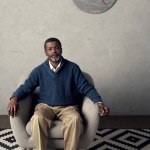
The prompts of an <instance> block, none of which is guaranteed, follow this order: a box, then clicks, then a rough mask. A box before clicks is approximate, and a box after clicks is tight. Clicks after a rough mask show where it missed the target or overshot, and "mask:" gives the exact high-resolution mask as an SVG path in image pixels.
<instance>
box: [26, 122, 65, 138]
mask: <svg viewBox="0 0 150 150" xmlns="http://www.w3.org/2000/svg"><path fill="white" fill-rule="evenodd" d="M61 127H62V121H59V120H55V121H53V122H52V125H51V128H50V130H49V136H48V138H63V135H62V132H61ZM26 131H27V133H28V134H29V135H31V121H29V122H28V123H27V125H26Z"/></svg>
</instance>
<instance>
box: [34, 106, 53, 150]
mask: <svg viewBox="0 0 150 150" xmlns="http://www.w3.org/2000/svg"><path fill="white" fill-rule="evenodd" d="M54 118H55V114H54V112H53V110H52V109H50V108H49V106H48V105H46V104H38V105H37V106H36V107H35V112H34V115H33V116H32V118H31V131H32V137H33V140H34V143H35V147H36V150H46V149H47V141H48V130H49V128H50V126H51V123H52V120H53V119H54Z"/></svg>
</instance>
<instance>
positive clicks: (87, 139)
mask: <svg viewBox="0 0 150 150" xmlns="http://www.w3.org/2000/svg"><path fill="white" fill-rule="evenodd" d="M28 75H29V73H26V74H24V75H23V76H22V77H21V78H20V80H19V83H18V86H19V85H20V84H23V83H24V81H25V79H26V78H27V77H28ZM84 75H85V77H86V78H87V79H88V80H89V82H91V83H92V84H93V80H92V78H91V77H90V76H89V75H88V74H87V73H84ZM38 92H39V88H38V87H37V88H36V89H35V91H34V92H33V93H32V94H31V95H29V96H28V97H26V98H24V99H23V100H21V101H19V110H18V114H17V116H16V117H15V118H12V117H10V124H11V128H12V131H13V134H14V136H15V139H16V141H17V143H18V145H19V146H20V147H21V148H23V149H34V148H35V146H34V143H33V138H32V137H31V129H30V126H31V125H30V118H31V116H32V115H33V111H34V107H35V105H36V103H37V95H38ZM82 100H83V102H82V105H81V110H80V111H81V116H82V118H83V122H84V131H83V133H82V135H81V136H80V140H79V143H78V149H86V148H87V147H88V146H89V144H90V143H91V142H92V141H93V139H94V136H95V134H96V130H97V128H98V125H99V119H100V116H99V111H98V106H97V105H96V104H94V103H93V102H92V101H91V100H90V99H89V98H87V97H84V98H83V99H82ZM61 126H62V122H61V121H59V120H56V121H53V124H52V126H51V129H50V131H49V140H48V148H51V149H63V147H64V141H63V136H62V134H61Z"/></svg>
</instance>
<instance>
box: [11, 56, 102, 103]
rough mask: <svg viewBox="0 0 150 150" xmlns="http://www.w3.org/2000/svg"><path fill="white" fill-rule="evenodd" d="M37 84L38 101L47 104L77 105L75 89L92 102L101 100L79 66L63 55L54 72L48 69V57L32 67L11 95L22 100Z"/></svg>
mask: <svg viewBox="0 0 150 150" xmlns="http://www.w3.org/2000/svg"><path fill="white" fill-rule="evenodd" d="M38 86H39V98H38V102H39V103H45V104H48V105H49V106H66V105H78V104H79V100H78V99H77V97H76V96H75V95H76V94H75V93H76V92H75V91H78V92H79V93H81V94H82V95H84V96H87V97H89V98H90V99H91V100H92V101H93V102H94V103H97V102H102V99H101V96H100V94H99V93H98V92H97V90H96V89H95V88H94V86H93V85H92V84H90V83H89V82H88V80H87V79H86V78H85V77H84V75H83V73H82V71H81V69H80V68H79V66H78V65H77V64H75V63H73V62H71V61H69V60H67V59H64V58H63V57H62V63H61V66H60V68H59V69H58V70H57V71H56V72H54V71H52V70H51V69H50V66H49V60H48V59H46V60H45V61H44V62H43V63H42V64H40V65H39V66H37V67H36V68H34V69H33V70H32V71H31V73H30V74H29V77H28V78H27V79H26V80H25V82H24V83H23V84H22V85H20V86H19V87H18V89H17V90H16V91H15V92H14V93H13V95H12V97H14V96H16V97H17V98H18V100H22V99H23V98H25V97H26V96H28V95H30V94H31V93H32V92H33V91H34V90H35V88H36V87H38Z"/></svg>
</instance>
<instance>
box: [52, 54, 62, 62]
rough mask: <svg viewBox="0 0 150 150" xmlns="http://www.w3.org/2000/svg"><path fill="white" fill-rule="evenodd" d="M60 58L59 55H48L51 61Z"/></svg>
mask: <svg viewBox="0 0 150 150" xmlns="http://www.w3.org/2000/svg"><path fill="white" fill-rule="evenodd" d="M60 58H61V56H60V55H53V56H51V57H50V59H51V60H52V61H53V62H56V61H59V60H60Z"/></svg>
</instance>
